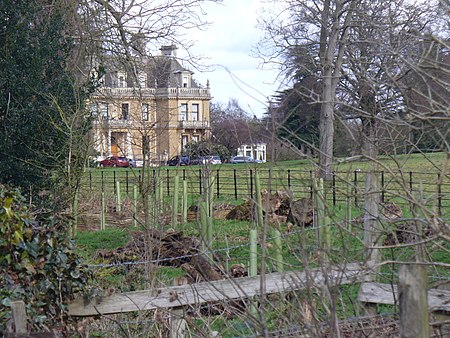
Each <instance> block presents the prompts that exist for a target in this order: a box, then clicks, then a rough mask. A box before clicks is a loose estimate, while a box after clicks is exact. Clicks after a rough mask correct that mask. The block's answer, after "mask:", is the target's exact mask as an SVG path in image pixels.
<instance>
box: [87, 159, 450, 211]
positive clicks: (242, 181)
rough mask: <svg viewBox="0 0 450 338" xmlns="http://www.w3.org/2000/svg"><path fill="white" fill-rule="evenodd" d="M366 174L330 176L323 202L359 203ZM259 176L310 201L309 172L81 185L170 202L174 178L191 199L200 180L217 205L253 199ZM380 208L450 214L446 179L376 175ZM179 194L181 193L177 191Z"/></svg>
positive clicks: (165, 172) (141, 177) (112, 172)
mask: <svg viewBox="0 0 450 338" xmlns="http://www.w3.org/2000/svg"><path fill="white" fill-rule="evenodd" d="M366 174H367V172H365V171H362V170H354V171H351V172H337V171H336V172H334V173H333V176H332V181H331V182H330V183H329V184H327V185H325V197H326V199H327V202H328V203H330V205H333V206H336V205H338V204H342V203H353V204H354V205H355V206H361V205H362V204H363V203H364V194H365V188H364V187H365V179H366ZM256 175H258V176H259V179H260V182H261V186H262V188H263V189H266V190H269V189H270V190H271V191H289V192H290V193H291V194H292V195H293V196H295V197H297V198H301V197H310V198H312V197H313V195H314V184H315V182H316V177H315V173H314V172H313V171H312V170H294V169H282V168H274V169H268V168H258V169H254V168H251V169H245V168H241V169H227V168H224V169H213V168H211V167H199V168H188V169H186V168H182V169H181V168H179V169H146V170H143V169H139V168H138V169H136V168H133V169H121V170H116V169H93V170H89V171H88V172H87V173H86V175H85V178H84V180H83V182H82V189H81V191H82V193H85V194H96V193H97V194H99V193H101V192H103V193H105V194H107V195H108V194H110V195H113V194H115V193H116V192H117V191H116V189H117V184H116V183H117V182H120V183H121V184H122V186H123V191H121V193H123V194H125V195H127V196H130V195H131V194H132V192H133V186H135V185H138V186H139V185H140V186H141V187H143V188H144V189H151V190H154V189H155V187H156V183H155V182H157V184H158V185H161V186H162V187H163V191H164V195H165V196H173V194H174V190H173V189H174V180H175V176H178V177H180V178H181V179H182V180H185V181H187V185H188V191H189V194H190V195H193V196H195V195H201V194H202V193H203V191H204V188H205V179H204V178H205V177H208V178H210V179H211V182H213V184H214V186H213V189H214V191H212V192H211V193H212V194H214V196H215V198H217V199H221V200H238V199H242V198H252V197H254V194H255V176H256ZM375 175H376V177H377V178H378V187H379V191H378V192H379V194H380V199H381V202H383V203H385V202H390V201H396V202H397V203H399V204H403V205H406V204H407V203H408V201H409V200H411V198H413V197H414V198H419V197H420V198H421V199H422V200H423V202H424V203H425V204H426V206H431V207H433V208H434V209H435V210H436V211H437V213H438V215H439V216H443V215H444V214H445V213H448V211H449V210H450V174H448V173H441V172H435V173H425V172H413V171H407V172H403V171H395V172H394V171H389V172H386V171H377V172H375ZM180 189H181V187H180Z"/></svg>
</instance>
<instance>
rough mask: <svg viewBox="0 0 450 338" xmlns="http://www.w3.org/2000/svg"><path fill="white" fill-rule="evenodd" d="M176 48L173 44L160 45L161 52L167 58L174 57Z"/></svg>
mask: <svg viewBox="0 0 450 338" xmlns="http://www.w3.org/2000/svg"><path fill="white" fill-rule="evenodd" d="M177 49H178V47H177V46H176V45H175V44H172V45H170V46H162V47H161V48H160V50H161V54H162V55H164V56H166V57H168V58H171V57H173V58H176V57H177Z"/></svg>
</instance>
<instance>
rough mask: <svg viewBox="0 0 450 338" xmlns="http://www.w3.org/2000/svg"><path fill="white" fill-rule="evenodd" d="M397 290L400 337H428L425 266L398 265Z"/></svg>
mask: <svg viewBox="0 0 450 338" xmlns="http://www.w3.org/2000/svg"><path fill="white" fill-rule="evenodd" d="M398 292H399V302H400V337H401V338H415V337H429V336H430V324H429V318H428V300H427V270H426V267H425V266H423V265H418V264H405V265H402V266H400V271H399V284H398Z"/></svg>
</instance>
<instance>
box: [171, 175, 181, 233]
mask: <svg viewBox="0 0 450 338" xmlns="http://www.w3.org/2000/svg"><path fill="white" fill-rule="evenodd" d="M174 181H175V182H174V188H173V203H172V226H173V227H174V228H176V226H177V225H178V182H179V176H178V175H176V176H175V179H174Z"/></svg>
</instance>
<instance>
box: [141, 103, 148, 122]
mask: <svg viewBox="0 0 450 338" xmlns="http://www.w3.org/2000/svg"><path fill="white" fill-rule="evenodd" d="M141 111H142V121H148V117H149V116H148V103H143V104H142V107H141Z"/></svg>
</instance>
